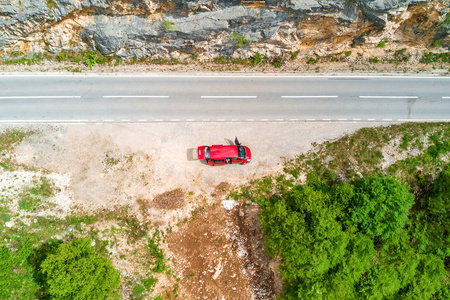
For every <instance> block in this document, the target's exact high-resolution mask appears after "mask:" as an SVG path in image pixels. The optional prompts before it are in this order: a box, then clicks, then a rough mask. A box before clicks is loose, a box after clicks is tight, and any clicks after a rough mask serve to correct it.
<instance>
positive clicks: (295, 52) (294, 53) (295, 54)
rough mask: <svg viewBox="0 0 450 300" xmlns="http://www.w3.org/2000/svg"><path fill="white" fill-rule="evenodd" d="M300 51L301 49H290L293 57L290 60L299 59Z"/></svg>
mask: <svg viewBox="0 0 450 300" xmlns="http://www.w3.org/2000/svg"><path fill="white" fill-rule="evenodd" d="M299 53H300V49H299V50H297V51H294V52H292V51H289V54H290V55H291V57H290V58H289V60H291V61H294V60H296V59H297V56H298V54H299Z"/></svg>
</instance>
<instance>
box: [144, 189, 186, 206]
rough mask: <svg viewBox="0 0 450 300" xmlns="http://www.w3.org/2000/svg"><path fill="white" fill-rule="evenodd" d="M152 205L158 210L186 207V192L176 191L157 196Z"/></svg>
mask: <svg viewBox="0 0 450 300" xmlns="http://www.w3.org/2000/svg"><path fill="white" fill-rule="evenodd" d="M152 204H153V207H155V208H157V209H177V208H181V207H183V206H184V192H183V191H182V190H181V189H175V190H171V191H168V192H165V193H162V194H159V195H156V197H155V198H154V199H153V201H152Z"/></svg>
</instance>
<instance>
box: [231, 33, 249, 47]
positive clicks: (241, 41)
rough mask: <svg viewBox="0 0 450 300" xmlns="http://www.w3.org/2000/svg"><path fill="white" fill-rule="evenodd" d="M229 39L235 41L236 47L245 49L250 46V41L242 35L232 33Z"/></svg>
mask: <svg viewBox="0 0 450 300" xmlns="http://www.w3.org/2000/svg"><path fill="white" fill-rule="evenodd" d="M231 38H232V39H233V40H235V41H236V46H238V47H245V46H248V45H250V43H251V42H252V41H251V40H248V39H246V38H245V37H244V36H243V35H241V34H238V33H236V32H233V33H232V34H231Z"/></svg>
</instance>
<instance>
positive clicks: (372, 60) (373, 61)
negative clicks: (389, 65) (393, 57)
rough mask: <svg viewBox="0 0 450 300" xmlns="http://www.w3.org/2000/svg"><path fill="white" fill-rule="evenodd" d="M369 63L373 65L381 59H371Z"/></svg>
mask: <svg viewBox="0 0 450 300" xmlns="http://www.w3.org/2000/svg"><path fill="white" fill-rule="evenodd" d="M369 62H370V63H372V64H376V63H377V62H379V59H378V57H371V58H369Z"/></svg>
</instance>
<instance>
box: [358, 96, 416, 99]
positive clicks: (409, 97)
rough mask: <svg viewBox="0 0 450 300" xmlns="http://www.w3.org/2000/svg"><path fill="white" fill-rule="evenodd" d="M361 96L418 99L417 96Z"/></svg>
mask: <svg viewBox="0 0 450 300" xmlns="http://www.w3.org/2000/svg"><path fill="white" fill-rule="evenodd" d="M359 98H373V99H417V98H419V97H417V96H359Z"/></svg>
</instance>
